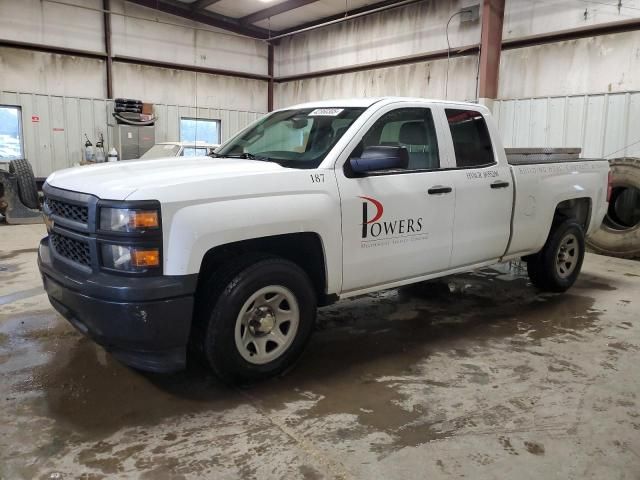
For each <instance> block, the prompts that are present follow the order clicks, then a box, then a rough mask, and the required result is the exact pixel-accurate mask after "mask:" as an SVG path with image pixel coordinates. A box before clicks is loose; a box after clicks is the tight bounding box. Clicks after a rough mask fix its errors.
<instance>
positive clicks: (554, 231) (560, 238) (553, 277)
mask: <svg viewBox="0 0 640 480" xmlns="http://www.w3.org/2000/svg"><path fill="white" fill-rule="evenodd" d="M567 241H568V242H569V244H567V245H565V242H567ZM584 248H585V247H584V230H583V228H582V226H581V225H580V224H579V223H578V222H576V221H575V220H574V219H566V220H563V221H560V222H557V223H554V225H553V226H552V227H551V232H550V233H549V237H548V238H547V241H546V243H545V244H544V247H542V250H540V251H539V252H538V253H537V254H535V255H530V256H528V258H527V273H528V274H529V279H530V280H531V283H533V284H534V285H535V286H536V287H537V288H539V289H540V290H544V291H546V292H564V291H566V290H567V289H568V288H569V287H571V286H572V285H573V284H574V283H575V281H576V279H577V278H578V275H579V274H580V269H581V268H582V262H583V260H584ZM561 249H564V250H563V251H561ZM572 250H573V253H572ZM560 255H562V258H563V259H568V258H569V255H571V257H572V258H573V261H572V262H571V264H572V268H571V269H568V268H567V265H568V263H567V262H561V261H560V258H561V257H560Z"/></svg>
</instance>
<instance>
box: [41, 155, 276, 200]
mask: <svg viewBox="0 0 640 480" xmlns="http://www.w3.org/2000/svg"><path fill="white" fill-rule="evenodd" d="M281 169H283V167H281V166H280V165H278V164H277V163H269V162H261V161H255V160H244V159H237V158H211V157H191V158H184V157H172V158H162V159H157V160H138V161H122V162H118V163H103V164H98V165H86V166H81V167H74V168H68V169H65V170H60V171H57V172H55V173H52V174H51V175H50V176H49V177H48V178H47V183H48V184H49V185H51V186H53V187H57V188H62V189H65V190H71V191H74V192H82V193H89V194H92V195H96V196H98V197H100V198H102V199H108V200H126V199H127V197H129V196H130V195H131V194H133V193H134V192H135V191H136V190H138V189H140V188H144V187H147V186H150V185H153V186H154V187H171V186H178V185H184V184H189V183H195V182H201V181H203V180H215V179H219V178H229V177H243V176H247V175H255V174H259V173H269V172H274V171H278V170H281Z"/></svg>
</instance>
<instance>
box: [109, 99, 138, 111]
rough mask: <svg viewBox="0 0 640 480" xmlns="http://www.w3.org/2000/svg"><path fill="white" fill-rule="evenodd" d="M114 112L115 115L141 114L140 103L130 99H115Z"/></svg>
mask: <svg viewBox="0 0 640 480" xmlns="http://www.w3.org/2000/svg"><path fill="white" fill-rule="evenodd" d="M114 111H115V112H117V113H122V112H128V113H142V101H141V100H134V99H132V98H116V99H115V106H114Z"/></svg>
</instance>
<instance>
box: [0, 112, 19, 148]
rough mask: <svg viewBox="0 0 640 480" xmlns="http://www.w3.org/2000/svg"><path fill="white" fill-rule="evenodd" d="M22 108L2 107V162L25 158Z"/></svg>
mask: <svg viewBox="0 0 640 480" xmlns="http://www.w3.org/2000/svg"><path fill="white" fill-rule="evenodd" d="M21 120H22V115H21V112H20V107H9V106H4V105H0V160H2V161H9V160H15V159H18V158H24V153H23V151H22V122H21Z"/></svg>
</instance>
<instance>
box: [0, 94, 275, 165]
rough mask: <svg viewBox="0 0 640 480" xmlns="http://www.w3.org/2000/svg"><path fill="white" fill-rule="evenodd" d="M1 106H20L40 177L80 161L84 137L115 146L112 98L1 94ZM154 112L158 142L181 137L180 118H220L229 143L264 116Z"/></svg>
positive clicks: (161, 107) (29, 153) (29, 154)
mask: <svg viewBox="0 0 640 480" xmlns="http://www.w3.org/2000/svg"><path fill="white" fill-rule="evenodd" d="M0 104H2V105H16V106H19V107H21V109H22V136H23V147H24V152H25V157H26V158H27V159H28V160H29V161H30V162H31V164H32V165H33V169H34V172H35V174H36V176H38V177H44V176H47V175H49V174H50V173H51V172H53V171H55V170H59V169H61V168H67V167H70V166H72V165H74V164H76V163H78V162H80V160H81V159H82V156H83V148H84V143H85V137H84V134H85V133H86V134H87V135H88V136H89V139H90V140H91V142H92V143H94V144H95V142H96V141H98V139H99V137H100V134H102V135H103V136H104V141H105V146H106V147H107V148H110V147H111V145H112V142H111V141H112V135H113V133H112V127H113V125H114V123H115V122H114V120H113V117H112V116H111V112H112V111H113V102H112V101H111V100H103V99H95V98H77V97H61V96H51V95H40V94H33V93H18V92H5V91H0ZM155 112H156V115H157V117H158V120H157V122H156V141H158V142H163V141H178V140H179V139H180V118H181V117H192V118H193V117H196V116H197V117H198V118H209V119H214V120H220V121H221V139H222V141H225V140H227V139H228V138H230V137H231V136H232V135H234V134H235V133H236V132H237V131H238V130H240V129H242V128H244V127H245V126H247V125H248V124H249V123H251V122H253V121H254V120H256V119H257V118H259V117H260V116H262V115H263V113H261V112H247V111H238V110H223V109H217V108H208V107H205V108H197V109H196V108H195V107H192V106H179V105H165V104H155ZM32 116H36V117H38V119H39V121H37V122H33V121H32Z"/></svg>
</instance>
